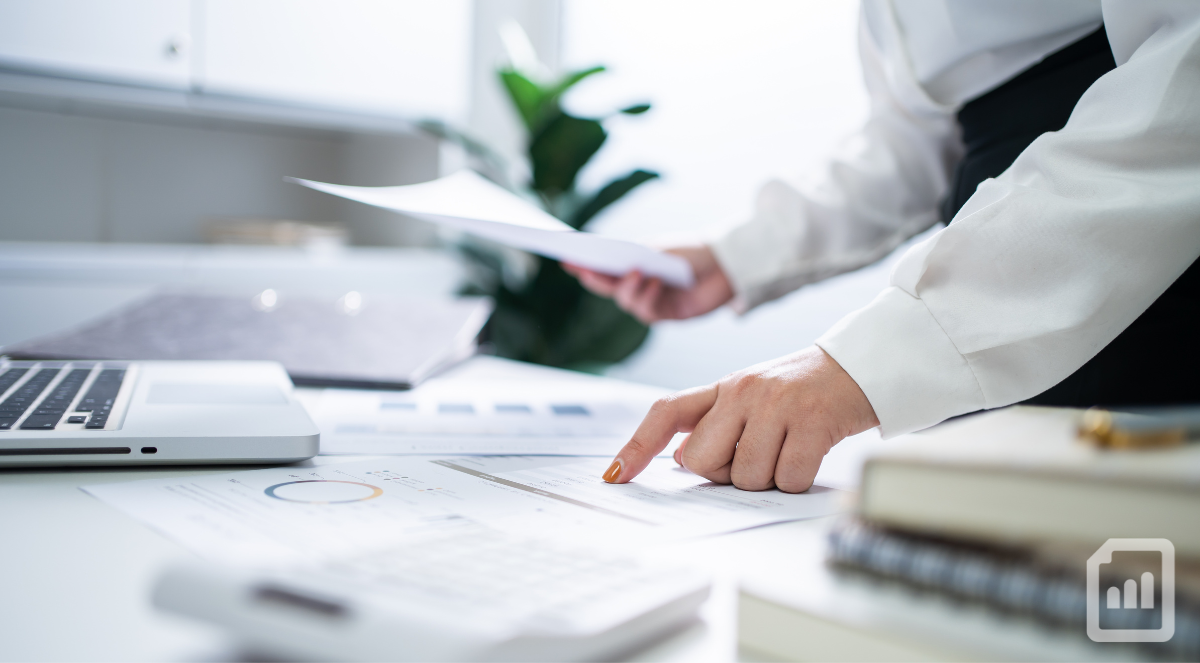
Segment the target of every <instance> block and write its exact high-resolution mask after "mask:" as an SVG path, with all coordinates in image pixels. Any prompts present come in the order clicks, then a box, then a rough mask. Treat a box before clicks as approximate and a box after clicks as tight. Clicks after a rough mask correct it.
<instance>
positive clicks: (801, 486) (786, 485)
mask: <svg viewBox="0 0 1200 663" xmlns="http://www.w3.org/2000/svg"><path fill="white" fill-rule="evenodd" d="M812 485H813V482H812V480H811V479H810V480H808V481H807V482H805V481H778V480H777V481H776V482H775V487H776V488H778V489H779V490H780V491H781V492H784V493H803V492H804V491H806V490H808V489H809V488H812Z"/></svg>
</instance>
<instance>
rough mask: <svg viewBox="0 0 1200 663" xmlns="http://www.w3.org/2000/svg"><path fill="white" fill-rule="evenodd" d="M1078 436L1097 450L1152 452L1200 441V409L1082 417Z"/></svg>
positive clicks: (1141, 410)
mask: <svg viewBox="0 0 1200 663" xmlns="http://www.w3.org/2000/svg"><path fill="white" fill-rule="evenodd" d="M1079 435H1080V437H1082V438H1084V439H1085V440H1088V441H1089V442H1091V443H1093V444H1095V445H1096V446H1098V447H1109V448H1112V449H1151V448H1154V447H1171V446H1176V445H1179V444H1183V443H1184V441H1185V440H1188V439H1196V438H1197V437H1200V407H1195V406H1193V407H1145V408H1130V409H1126V410H1106V409H1103V408H1098V407H1094V408H1091V409H1089V410H1087V411H1086V412H1084V413H1083V416H1082V417H1081V418H1080V421H1079Z"/></svg>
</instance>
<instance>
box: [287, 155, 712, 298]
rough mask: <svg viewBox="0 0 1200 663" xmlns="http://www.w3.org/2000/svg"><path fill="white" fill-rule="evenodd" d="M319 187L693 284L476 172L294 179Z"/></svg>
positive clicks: (673, 263)
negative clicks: (386, 180)
mask: <svg viewBox="0 0 1200 663" xmlns="http://www.w3.org/2000/svg"><path fill="white" fill-rule="evenodd" d="M288 179H289V180H291V181H293V182H296V183H297V184H301V185H304V186H306V187H309V188H311V189H316V190H317V191H324V192H325V193H329V194H333V195H335V196H340V197H342V198H347V199H350V200H356V201H358V202H361V203H366V204H368V205H374V206H375V207H382V208H384V209H389V210H392V211H395V212H403V213H404V214H408V215H410V216H414V217H417V218H419V219H424V220H426V221H431V222H433V223H439V224H442V225H445V226H448V227H450V228H455V229H457V230H461V231H463V232H467V233H471V234H473V235H477V236H479V237H483V238H485V239H489V240H492V241H494V242H499V243H502V244H507V245H509V246H512V247H515V248H518V249H522V250H525V251H530V252H532V253H537V254H539V255H543V256H546V257H548V258H554V259H555V260H561V261H563V262H568V263H572V264H575V265H579V266H581V267H585V268H587V269H590V270H593V271H596V272H600V273H603V274H612V275H622V274H626V273H629V272H633V271H637V272H639V273H641V274H643V275H645V276H649V277H657V278H660V279H662V280H663V282H665V283H667V284H669V285H673V286H676V287H679V288H690V287H691V286H692V284H693V283H694V280H695V277H694V275H693V273H692V268H691V265H689V264H688V262H687V261H686V260H684V259H683V258H681V257H679V256H675V255H670V254H667V253H662V252H660V251H656V250H654V249H651V248H649V247H647V246H644V245H642V244H637V243H635V242H629V241H625V240H621V239H615V238H612V237H605V236H603V235H596V234H592V233H587V232H580V231H578V230H575V229H574V228H571V227H570V226H568V225H567V224H565V223H563V222H562V221H559V220H558V219H556V218H554V217H553V216H551V215H549V214H547V213H546V212H544V211H542V210H541V209H538V207H537V206H536V205H533V204H532V203H530V202H528V201H526V200H524V199H523V198H521V197H519V196H516V195H514V194H512V193H510V192H509V191H507V190H505V189H503V188H502V187H499V186H497V185H495V184H493V183H491V182H489V181H488V180H486V179H484V178H483V177H480V176H479V175H477V174H475V173H474V172H472V171H470V170H462V171H459V172H457V173H455V174H453V175H449V176H447V177H443V178H441V179H437V180H433V181H431V182H425V183H422V184H410V185H406V186H389V187H358V186H343V185H339V184H325V183H322V182H313V181H310V180H301V179H296V178H288Z"/></svg>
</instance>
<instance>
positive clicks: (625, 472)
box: [603, 383, 717, 483]
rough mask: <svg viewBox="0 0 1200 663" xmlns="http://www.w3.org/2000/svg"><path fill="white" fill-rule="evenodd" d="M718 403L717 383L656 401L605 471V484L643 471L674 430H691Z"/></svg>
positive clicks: (617, 481) (668, 440) (663, 446)
mask: <svg viewBox="0 0 1200 663" xmlns="http://www.w3.org/2000/svg"><path fill="white" fill-rule="evenodd" d="M716 402H717V385H716V384H715V383H714V384H710V385H708V386H705V387H695V388H693V389H687V390H685V391H681V392H678V393H675V394H671V395H670V396H666V397H664V398H660V399H658V400H657V401H655V403H654V405H653V406H651V407H650V412H648V413H647V414H646V418H645V419H643V420H642V424H641V425H640V426H638V429H637V431H636V432H634V434H633V437H632V438H631V439H630V440H629V442H627V443H626V444H625V446H624V447H622V448H621V451H620V452H618V453H617V457H616V459H614V460H613V462H612V465H609V466H608V470H607V471H605V472H604V477H603V478H604V480H605V481H607V482H608V483H627V482H628V481H629V480H630V479H632V478H634V477H636V476H637V475H639V474H641V473H642V470H644V469H646V466H647V465H649V464H650V461H651V460H653V459H654V457H655V456H657V455H658V452H660V451H662V450H663V449H665V448H667V444H669V443H670V442H671V438H672V437H674V436H675V433H690V432H692V430H693V429H694V428H695V427H696V424H697V423H699V421H700V419H701V418H703V417H704V415H705V414H707V413H708V411H709V410H711V409H712V406H713V404H714V403H716Z"/></svg>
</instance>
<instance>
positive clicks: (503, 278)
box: [425, 66, 659, 370]
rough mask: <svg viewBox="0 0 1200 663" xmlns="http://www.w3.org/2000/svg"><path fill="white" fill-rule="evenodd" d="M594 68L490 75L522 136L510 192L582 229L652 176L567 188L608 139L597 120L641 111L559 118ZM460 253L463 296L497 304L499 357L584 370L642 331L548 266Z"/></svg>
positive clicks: (489, 155)
mask: <svg viewBox="0 0 1200 663" xmlns="http://www.w3.org/2000/svg"><path fill="white" fill-rule="evenodd" d="M603 71H604V67H592V68H590V69H584V70H580V71H575V72H571V73H568V74H566V75H564V76H562V77H559V78H556V79H554V80H546V79H544V78H542V77H541V76H538V75H537V74H536V72H534V71H530V70H528V69H524V70H523V69H519V68H517V67H516V66H509V67H505V68H502V69H500V70H499V71H498V72H497V73H498V74H499V77H500V81H501V83H502V84H503V86H504V89H505V90H506V91H507V92H508V95H509V97H510V99H511V100H512V103H513V106H514V107H515V109H516V111H517V114H518V115H519V116H520V118H521V121H522V124H523V126H524V128H525V130H526V132H527V136H526V137H527V142H526V146H527V147H526V156H527V158H528V162H529V173H530V175H529V181H528V182H527V183H525V184H524V185H523V186H518V187H516V188H518V189H525V190H526V191H528V192H531V193H532V194H533V195H534V196H535V197H536V198H537V200H538V201H539V202H540V203H541V205H542V206H543V207H544V208H545V209H546V211H548V212H549V213H551V214H553V215H554V216H556V217H558V218H559V219H561V220H562V221H564V222H565V223H567V224H569V225H570V226H571V227H573V228H576V229H583V228H585V227H586V226H587V224H588V222H589V221H591V220H592V219H593V218H594V217H595V216H596V215H597V214H599V213H600V212H601V211H602V210H604V209H605V208H607V207H608V206H609V205H611V204H613V203H615V202H616V201H618V200H620V199H621V198H622V197H624V196H625V195H626V194H628V193H629V192H630V191H632V190H634V189H635V188H637V187H638V186H640V185H642V184H644V183H646V182H648V181H650V180H652V179H655V178H657V177H658V176H659V175H658V173H655V172H651V171H648V170H641V169H638V170H634V171H632V172H630V173H628V174H626V175H624V176H621V177H618V178H616V179H614V180H612V181H611V182H609V183H608V184H606V185H604V186H602V187H600V188H599V189H598V190H596V191H593V192H589V193H583V192H580V191H579V190H578V188H577V187H576V179H577V177H578V175H579V172H580V171H581V170H582V169H583V168H584V166H586V165H587V163H588V162H589V161H590V160H591V158H592V157H593V156H594V155H595V154H596V153H597V152H598V151H599V150H600V148H601V147H602V146H603V145H604V142H605V140H606V139H607V137H608V133H607V132H606V131H605V129H604V126H603V122H604V120H606V119H608V118H611V117H613V116H615V115H617V114H618V113H624V114H626V115H640V114H642V113H645V112H646V111H648V110H650V105H649V104H638V105H635V106H630V107H628V108H623V109H621V110H619V111H616V112H614V113H612V114H611V115H609V116H606V117H602V118H586V117H577V116H575V115H572V114H570V113H568V112H566V111H565V110H564V109H563V107H562V103H561V102H562V97H563V95H564V94H565V93H566V92H567V91H568V90H569V89H571V88H572V87H573V86H575V85H577V84H579V83H580V82H581V81H583V80H585V79H587V78H588V77H590V76H594V75H596V74H598V73H600V72H603ZM425 127H426V129H428V130H430V131H433V132H435V133H437V134H438V135H440V136H442V137H446V138H452V139H454V140H457V141H458V142H460V143H461V144H463V146H464V147H465V148H466V149H467V150H468V151H469V152H471V153H472V154H474V155H476V156H477V157H481V158H482V159H483V160H484V162H485V165H490V166H491V168H492V169H493V170H496V169H497V162H498V157H496V156H495V153H494V152H492V151H490V150H488V149H487V148H486V147H485V146H483V145H481V144H479V143H478V142H475V141H471V140H470V139H468V138H466V137H464V136H462V135H461V134H457V133H455V132H452V131H450V130H449V129H447V128H446V127H445V126H444V125H437V124H426V125H425ZM485 174H486V173H485ZM460 248H461V249H462V251H463V252H464V254H466V255H467V256H468V258H469V259H470V260H471V262H472V263H473V265H474V267H475V270H474V271H475V272H476V275H475V278H474V282H473V283H472V284H471V286H469V288H468V289H467V292H468V293H470V294H482V295H488V296H490V297H492V298H493V299H494V300H495V302H496V309H495V312H494V313H493V314H492V318H491V320H490V321H489V322H488V326H487V329H486V332H485V333H486V335H487V337H488V340H489V341H490V342H491V343H492V345H493V346H494V347H495V351H496V353H497V354H498V355H500V356H503V357H509V358H512V359H519V360H522V361H529V362H534V363H539V364H546V365H550V366H561V367H568V368H576V369H582V370H591V369H594V368H597V367H599V366H603V365H606V364H611V363H614V362H617V361H620V360H622V359H624V358H625V357H627V356H629V355H630V354H631V353H632V352H633V351H634V350H636V349H637V348H638V347H639V346H640V345H641V344H642V342H643V341H644V340H645V339H646V336H647V334H648V333H649V329H648V328H647V327H646V326H645V325H643V324H642V323H641V322H639V321H638V320H637V319H635V318H633V317H632V316H630V315H629V314H627V313H625V312H624V311H622V310H620V309H619V308H617V306H616V305H615V304H614V303H613V302H612V300H609V299H606V298H603V297H598V296H596V295H594V294H592V293H590V292H588V291H587V290H585V289H584V288H583V287H582V286H580V285H579V282H578V281H577V280H576V279H575V278H574V277H572V276H571V275H569V274H567V273H566V272H565V271H563V269H562V267H561V266H560V265H559V264H558V263H557V262H556V261H554V260H551V259H548V258H543V257H540V256H524V257H523V259H522V260H523V261H524V263H525V265H526V266H527V268H526V269H518V270H514V269H513V268H512V265H511V263H512V262H513V260H512V257H511V255H508V256H506V253H505V251H503V250H500V249H498V248H497V247H494V246H490V245H487V244H482V243H479V242H464V243H463V244H462V245H461V247H460ZM520 261H521V260H518V262H520Z"/></svg>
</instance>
